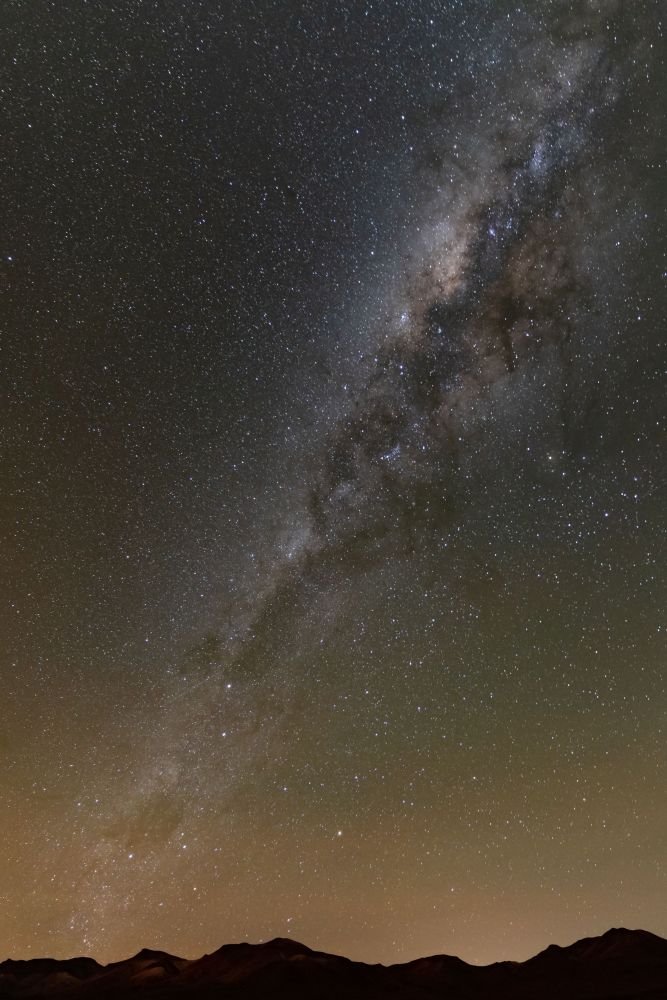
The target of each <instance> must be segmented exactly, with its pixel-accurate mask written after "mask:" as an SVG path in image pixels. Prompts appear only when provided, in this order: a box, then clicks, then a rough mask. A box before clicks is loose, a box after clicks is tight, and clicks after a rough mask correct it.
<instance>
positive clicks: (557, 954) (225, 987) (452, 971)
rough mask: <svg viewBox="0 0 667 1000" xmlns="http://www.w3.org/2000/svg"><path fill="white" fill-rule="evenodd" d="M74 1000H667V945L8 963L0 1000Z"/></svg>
mask: <svg viewBox="0 0 667 1000" xmlns="http://www.w3.org/2000/svg"><path fill="white" fill-rule="evenodd" d="M65 996H67V997H71V998H72V1000H92V998H100V1000H115V998H118V1000H126V998H127V1000H178V998H182V1000H188V998H194V1000H213V998H218V1000H225V998H228V1000H241V998H243V1000H268V998H275V1000H315V998H317V1000H334V998H335V1000H340V998H347V1000H380V998H386V1000H436V998H438V1000H667V941H666V940H664V939H663V938H660V937H657V936H656V935H655V934H650V933H648V931H642V930H626V929H624V928H613V929H612V930H609V931H607V932H606V933H605V934H603V935H602V936H601V937H594V938H585V939H583V940H581V941H577V942H576V943H575V944H572V945H569V946H568V947H564V948H562V947H559V946H558V945H550V946H549V947H548V948H546V949H545V950H544V951H542V952H540V953H539V954H538V955H535V956H534V957H533V958H530V959H528V961H526V962H497V963H495V964H493V965H487V966H474V965H468V964H467V963H466V962H464V961H462V960H461V959H460V958H455V957H453V956H450V955H433V956H431V957H429V958H419V959H416V960H415V961H412V962H407V963H404V964H401V965H390V966H383V965H367V964H365V963H363V962H353V961H351V960H350V959H347V958H342V957H341V956H338V955H329V954H326V953H325V952H320V951H312V950H311V949H310V948H307V947H306V946H305V945H302V944H299V943H298V942H297V941H293V940H291V939H285V938H276V939H275V940H273V941H269V942H268V943H266V944H227V945H223V947H222V948H219V949H218V950H217V951H215V952H213V953H212V954H211V955H204V956H203V957H202V958H199V959H194V960H192V961H191V960H188V959H184V958H178V957H176V956H174V955H169V954H167V953H166V952H163V951H151V950H149V949H144V950H143V951H140V952H139V953H138V954H137V955H134V956H133V957H132V958H128V959H126V960H125V961H121V962H113V963H111V964H110V965H106V966H104V965H100V964H98V963H97V962H96V961H95V960H94V959H92V958H72V959H67V960H64V961H57V960H55V959H49V958H43V959H42V958H40V959H31V960H28V961H15V960H13V959H8V960H7V961H5V962H2V963H0V998H2V1000H5V998H8V1000H9V998H11V1000H13V998H23V997H26V998H28V997H65Z"/></svg>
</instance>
